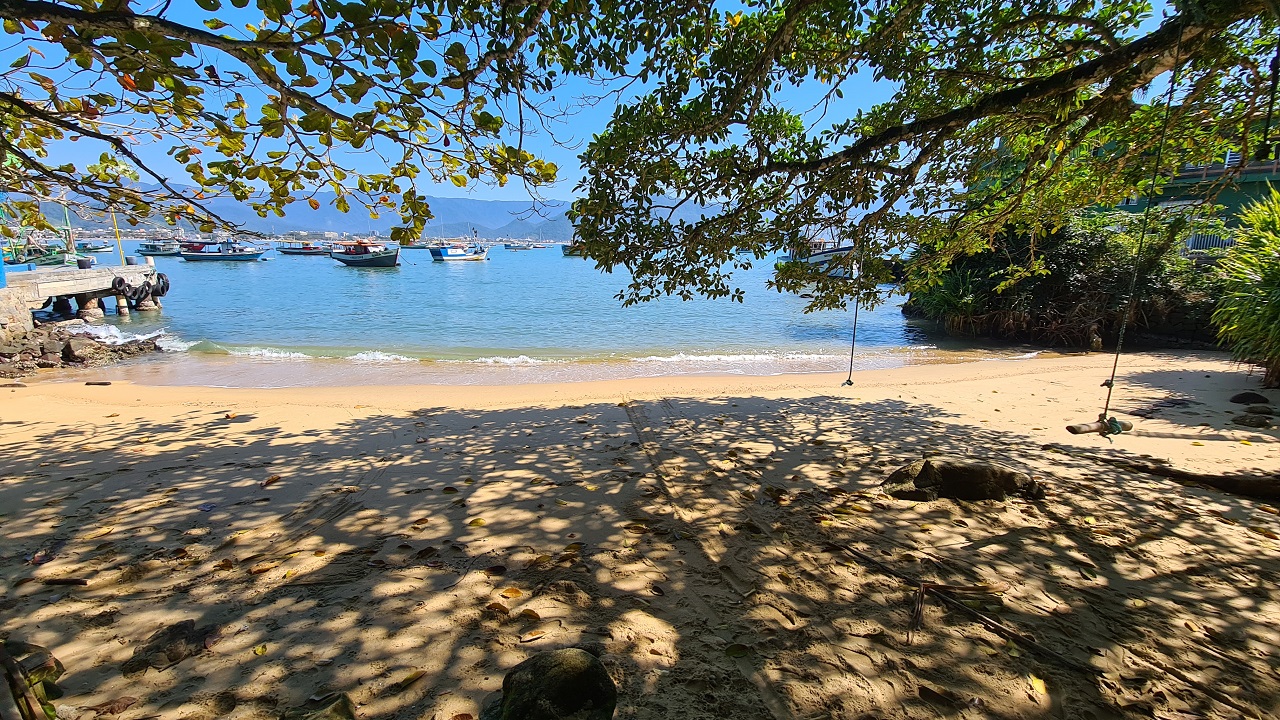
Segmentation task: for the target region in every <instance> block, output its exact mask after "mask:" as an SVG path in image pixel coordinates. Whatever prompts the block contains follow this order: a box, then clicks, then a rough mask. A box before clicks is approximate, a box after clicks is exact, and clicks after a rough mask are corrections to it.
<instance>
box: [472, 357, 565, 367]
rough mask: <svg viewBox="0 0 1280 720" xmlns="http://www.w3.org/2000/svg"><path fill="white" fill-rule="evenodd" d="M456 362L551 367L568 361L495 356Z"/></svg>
mask: <svg viewBox="0 0 1280 720" xmlns="http://www.w3.org/2000/svg"><path fill="white" fill-rule="evenodd" d="M458 362H464V363H476V364H479V365H551V364H554V363H563V362H569V361H568V360H550V359H545V358H531V357H529V356H528V355H517V356H515V357H504V356H501V355H495V356H492V357H482V358H476V359H474V360H460V361H458Z"/></svg>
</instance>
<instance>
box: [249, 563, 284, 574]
mask: <svg viewBox="0 0 1280 720" xmlns="http://www.w3.org/2000/svg"><path fill="white" fill-rule="evenodd" d="M278 567H280V561H279V560H268V561H266V562H260V563H258V564H257V565H254V566H253V567H251V568H249V574H250V575H261V574H262V573H264V572H267V571H268V570H274V569H276V568H278Z"/></svg>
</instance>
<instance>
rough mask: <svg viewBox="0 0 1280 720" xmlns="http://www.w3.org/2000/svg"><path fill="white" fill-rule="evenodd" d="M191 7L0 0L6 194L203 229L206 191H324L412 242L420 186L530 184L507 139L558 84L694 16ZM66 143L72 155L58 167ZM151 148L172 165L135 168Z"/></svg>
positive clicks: (531, 120) (399, 2)
mask: <svg viewBox="0 0 1280 720" xmlns="http://www.w3.org/2000/svg"><path fill="white" fill-rule="evenodd" d="M195 4H196V5H197V6H198V8H199V9H196V8H195V7H192V6H191V4H190V3H174V4H173V5H174V6H183V7H181V8H180V9H173V10H171V4H170V3H167V2H166V3H156V4H145V3H144V4H138V3H130V2H128V1H127V0H48V1H44V0H0V17H3V18H4V20H3V25H2V26H0V193H13V194H15V195H17V196H26V197H29V198H38V199H58V198H65V199H66V201H67V202H69V203H71V204H73V205H77V206H78V209H89V210H92V209H98V210H110V211H113V212H117V213H123V214H124V215H125V216H126V218H127V219H128V220H130V221H132V222H137V221H139V220H141V219H144V218H148V217H152V216H158V217H160V218H163V219H164V220H167V221H169V222H177V221H179V220H183V221H191V222H193V223H195V224H196V225H198V226H200V227H201V228H202V229H205V230H208V229H212V228H213V227H214V226H218V225H223V226H225V225H226V223H225V222H224V221H223V219H222V218H219V217H218V216H216V215H215V214H213V213H212V211H210V210H209V208H208V207H207V204H206V202H205V201H206V200H208V199H209V198H211V197H213V196H215V195H221V196H228V197H231V198H234V199H236V200H240V201H243V202H245V203H248V204H250V205H251V206H252V207H253V208H254V209H255V210H257V212H258V214H259V215H260V216H263V217H266V216H267V215H268V214H276V215H280V214H283V212H284V210H285V208H287V207H288V206H290V205H292V204H294V203H298V202H302V203H304V205H303V207H305V206H306V205H311V206H313V207H314V206H315V205H317V204H318V203H319V200H318V199H317V198H318V197H320V198H324V199H325V200H326V201H330V200H329V199H328V197H327V196H324V195H319V196H318V193H320V192H321V191H329V192H332V193H333V194H334V196H335V197H333V199H332V200H331V202H333V203H334V204H335V205H336V206H337V207H338V208H340V209H342V210H343V211H346V210H347V209H349V208H353V207H362V208H363V209H365V210H367V211H369V212H370V213H378V212H384V211H388V210H390V211H395V212H397V213H399V215H400V218H401V222H402V224H403V226H402V227H401V228H399V229H398V230H396V231H394V233H395V235H396V236H397V239H404V238H407V237H416V236H418V235H420V234H421V231H422V228H423V226H424V224H425V223H426V221H427V220H428V219H429V218H430V217H431V212H430V208H429V207H428V205H427V203H426V202H424V201H423V198H422V196H421V195H419V194H418V193H417V191H416V189H415V186H414V182H415V180H416V179H417V178H419V177H429V178H431V179H432V180H434V181H436V182H445V181H449V182H452V183H453V184H455V185H458V186H460V187H465V186H468V185H471V184H473V183H476V182H490V183H496V184H499V185H501V184H505V183H507V182H512V181H515V182H522V183H525V184H526V185H527V186H528V187H530V188H531V189H532V190H534V191H535V192H536V191H537V190H538V188H540V187H544V186H546V185H547V184H548V183H551V182H553V181H554V180H555V178H556V176H557V172H558V168H557V167H556V166H555V164H554V163H550V162H547V161H545V160H544V159H542V158H539V157H536V156H535V155H534V154H533V153H530V152H528V151H527V150H524V149H523V144H522V143H521V142H520V137H521V136H522V134H523V133H525V132H528V131H530V130H531V128H533V127H539V128H540V127H542V126H543V125H544V124H545V123H546V122H548V121H552V120H554V119H555V116H556V115H558V114H559V113H560V112H561V111H560V110H558V109H556V108H557V107H558V106H556V105H555V104H554V96H553V95H552V93H553V92H554V90H555V89H556V88H557V86H558V85H559V83H561V82H562V78H564V77H565V76H567V75H574V74H576V75H582V76H588V77H590V76H597V75H600V74H611V73H618V72H621V71H622V70H623V69H624V68H625V66H626V63H627V62H628V58H630V57H633V56H637V55H638V56H643V55H645V54H647V53H649V52H650V51H652V50H654V48H655V45H654V43H657V42H662V39H661V38H663V37H667V36H670V35H672V34H679V33H683V32H687V31H688V30H689V28H690V27H692V26H694V25H696V24H697V23H698V22H699V21H700V18H701V17H702V15H701V14H700V12H699V11H697V10H696V9H694V10H693V11H691V10H690V8H689V6H687V5H682V4H681V3H661V4H659V3H651V2H647V1H645V0H617V1H616V2H610V3H609V5H608V11H607V12H602V13H601V14H600V15H599V16H592V15H591V14H590V13H587V12H585V11H586V9H587V8H586V3H584V2H582V1H581V0H539V2H519V1H518V2H502V3H494V2H484V1H482V0H361V1H360V2H346V1H345V0H256V2H255V3H252V4H251V3H250V2H249V1H248V0H231V2H230V3H225V2H223V0H196V3H195ZM635 27H644V28H646V33H648V32H652V33H654V35H653V37H651V38H650V39H646V38H645V36H644V35H641V34H637V33H636V32H635V31H634V28H635ZM68 142H75V143H77V144H78V146H79V148H78V149H79V152H77V153H75V154H76V156H77V161H76V162H54V161H52V160H51V159H50V158H51V157H55V156H56V155H55V154H53V153H51V152H50V151H51V148H52V147H53V146H54V145H56V144H59V143H68ZM146 145H158V146H159V147H160V148H162V149H164V150H167V152H168V154H169V155H170V156H172V157H173V158H174V159H175V160H177V162H178V163H180V164H181V165H182V167H183V168H184V173H185V176H179V177H169V176H168V174H167V173H164V172H161V171H159V170H157V169H156V168H155V167H152V166H151V165H150V164H148V162H147V161H146V160H145V158H147V157H154V156H155V152H154V150H151V151H144V146H146ZM86 146H87V147H86ZM67 147H70V146H67ZM65 149H66V148H65V147H64V148H63V152H62V153H61V154H62V155H64V156H65V155H66V152H65ZM79 158H98V160H97V162H92V164H86V163H85V162H84V161H81V160H80V159H79ZM183 185H187V186H194V187H195V190H193V191H189V190H185V189H183V187H181V186H183ZM7 207H8V209H9V210H10V211H11V212H15V213H21V214H22V221H23V223H24V224H26V225H28V226H44V225H45V220H44V218H43V217H41V216H40V215H39V213H38V212H36V211H35V209H34V205H20V204H16V203H9V204H8V206H7Z"/></svg>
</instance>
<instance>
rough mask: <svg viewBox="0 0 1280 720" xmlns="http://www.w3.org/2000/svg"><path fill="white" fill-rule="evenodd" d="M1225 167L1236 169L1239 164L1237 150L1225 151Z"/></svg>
mask: <svg viewBox="0 0 1280 720" xmlns="http://www.w3.org/2000/svg"><path fill="white" fill-rule="evenodd" d="M1224 164H1225V165H1226V166H1227V167H1236V166H1237V165H1239V164H1240V152H1239V151H1238V150H1228V151H1227V161H1226V162H1225V163H1224Z"/></svg>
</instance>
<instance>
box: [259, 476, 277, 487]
mask: <svg viewBox="0 0 1280 720" xmlns="http://www.w3.org/2000/svg"><path fill="white" fill-rule="evenodd" d="M279 481H280V476H279V475H272V476H271V477H269V478H267V479H266V480H263V481H262V482H261V483H259V485H258V486H259V487H267V486H268V485H272V484H274V483H277V482H279Z"/></svg>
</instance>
